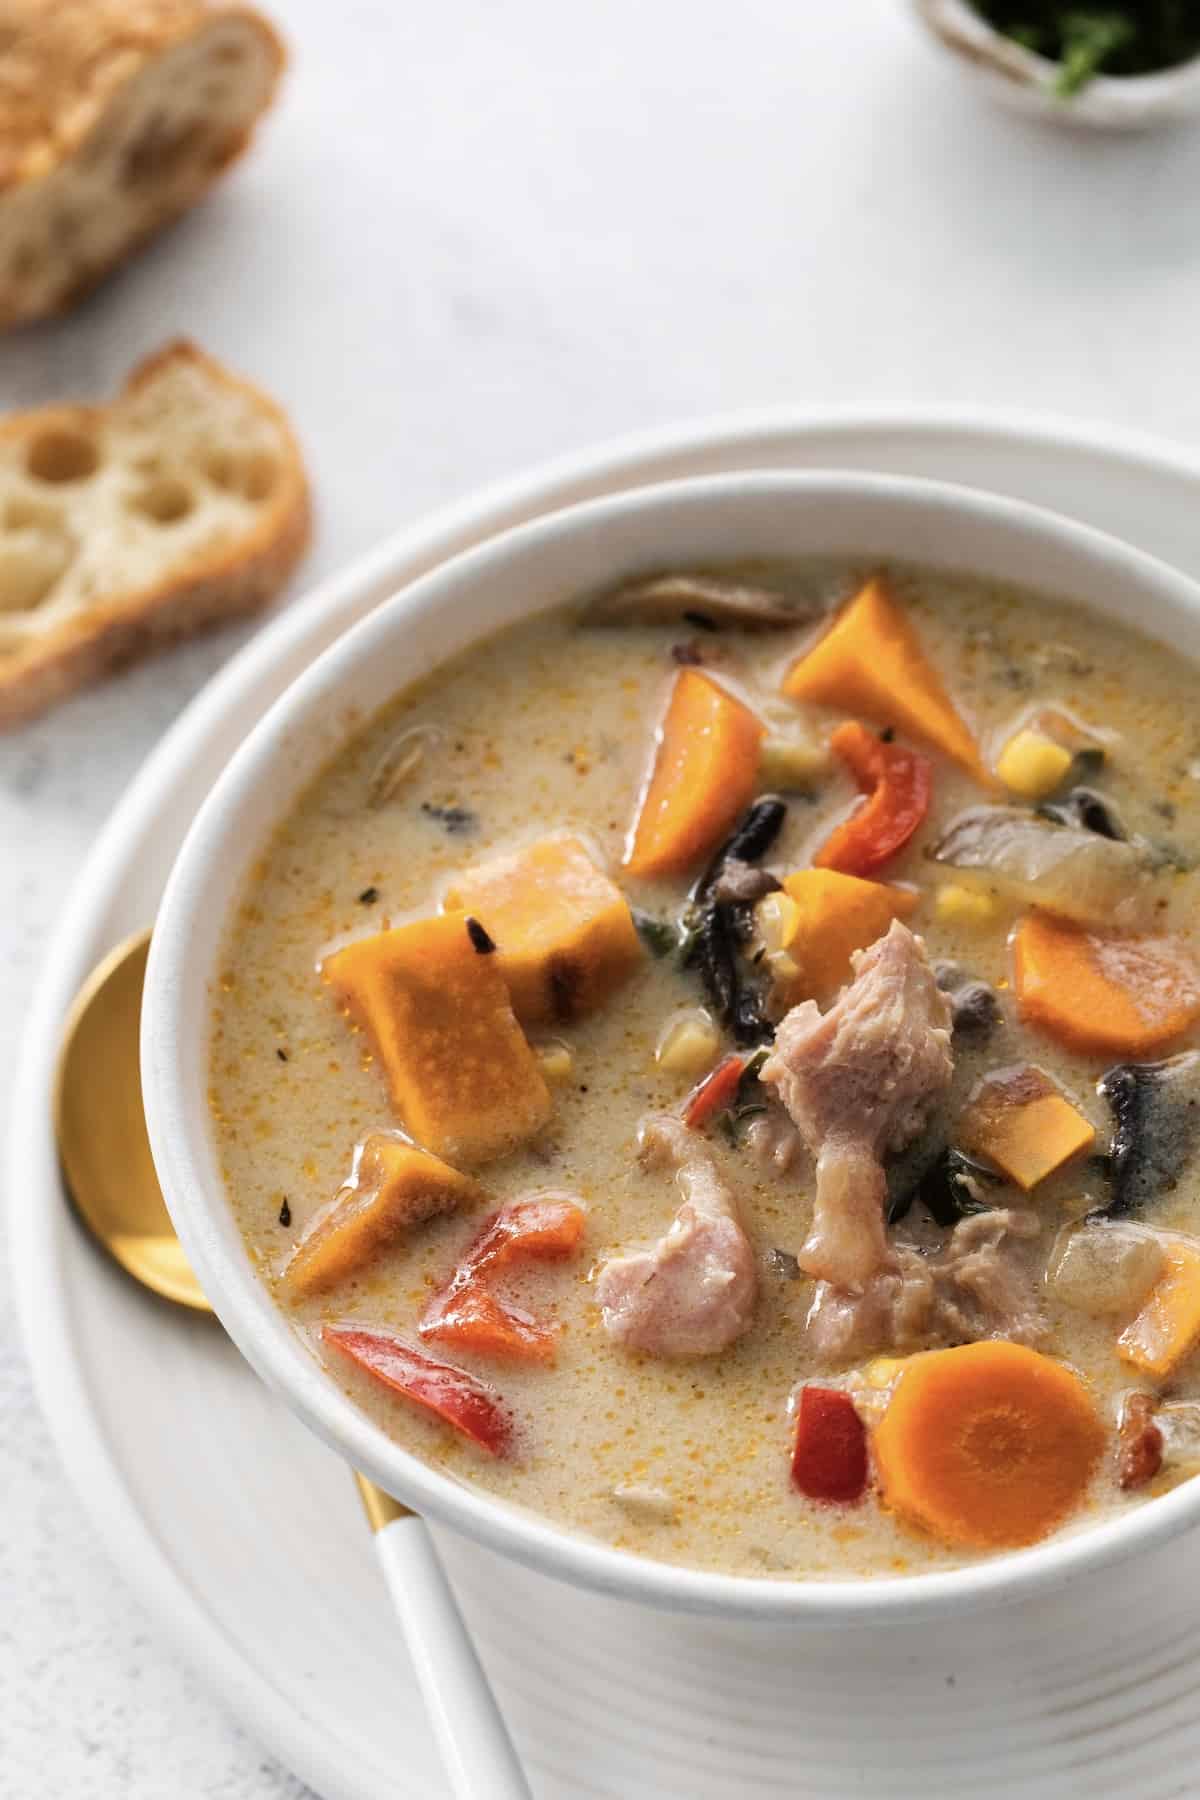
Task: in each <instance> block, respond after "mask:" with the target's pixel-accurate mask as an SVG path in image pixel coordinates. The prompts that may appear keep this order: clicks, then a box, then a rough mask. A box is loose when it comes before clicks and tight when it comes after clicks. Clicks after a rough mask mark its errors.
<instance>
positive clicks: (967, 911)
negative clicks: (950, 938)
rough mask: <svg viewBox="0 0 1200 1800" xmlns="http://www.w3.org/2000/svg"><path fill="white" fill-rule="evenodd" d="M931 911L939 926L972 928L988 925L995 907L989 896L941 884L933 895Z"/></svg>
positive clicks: (968, 889)
mask: <svg viewBox="0 0 1200 1800" xmlns="http://www.w3.org/2000/svg"><path fill="white" fill-rule="evenodd" d="M933 910H934V913H935V914H936V916H937V919H938V922H939V924H942V925H968V926H973V925H988V924H990V923H991V921H992V920H993V919H994V918H995V916H996V911H997V907H996V902H995V901H994V900H993V899H992V897H991V895H990V894H981V893H979V892H978V891H977V890H976V889H975V888H965V887H959V886H958V885H957V883H955V882H943V884H942V885H941V886H940V887H939V888H938V890H937V892H936V894H935V895H934V898H933Z"/></svg>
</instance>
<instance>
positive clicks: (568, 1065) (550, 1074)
mask: <svg viewBox="0 0 1200 1800" xmlns="http://www.w3.org/2000/svg"><path fill="white" fill-rule="evenodd" d="M537 1059H538V1062H539V1063H540V1064H541V1068H542V1074H543V1075H544V1076H545V1078H546V1080H547V1081H570V1079H571V1076H572V1073H573V1072H574V1069H575V1058H574V1057H573V1056H572V1055H571V1052H570V1049H569V1048H568V1047H567V1045H566V1044H560V1043H557V1042H555V1043H552V1044H539V1045H538V1046H537Z"/></svg>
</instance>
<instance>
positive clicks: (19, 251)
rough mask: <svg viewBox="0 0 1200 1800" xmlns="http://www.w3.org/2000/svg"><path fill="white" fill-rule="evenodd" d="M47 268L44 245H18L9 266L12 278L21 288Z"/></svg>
mask: <svg viewBox="0 0 1200 1800" xmlns="http://www.w3.org/2000/svg"><path fill="white" fill-rule="evenodd" d="M45 266H46V251H45V247H44V245H42V244H18V245H17V247H16V249H15V250H14V251H13V257H12V262H11V263H10V264H9V267H10V269H11V271H12V278H13V280H14V281H15V282H16V283H17V284H18V285H19V286H23V285H24V283H25V282H27V281H32V280H33V279H34V278H35V276H38V275H40V274H41V272H42V270H43V269H44V268H45Z"/></svg>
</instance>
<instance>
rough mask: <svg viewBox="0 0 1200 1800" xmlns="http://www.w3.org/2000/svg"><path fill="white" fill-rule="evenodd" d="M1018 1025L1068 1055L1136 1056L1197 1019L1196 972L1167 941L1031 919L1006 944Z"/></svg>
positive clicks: (1042, 916) (1199, 987) (1038, 916)
mask: <svg viewBox="0 0 1200 1800" xmlns="http://www.w3.org/2000/svg"><path fill="white" fill-rule="evenodd" d="M1013 956H1014V965H1015V974H1016V985H1017V999H1018V1002H1019V1005H1020V1009H1021V1017H1022V1018H1023V1019H1025V1020H1026V1021H1027V1022H1028V1023H1029V1024H1030V1025H1036V1026H1038V1027H1039V1028H1040V1029H1041V1030H1043V1031H1046V1032H1049V1034H1050V1036H1051V1037H1056V1038H1058V1040H1059V1041H1060V1043H1064V1044H1068V1045H1070V1047H1071V1048H1072V1049H1074V1050H1083V1051H1094V1052H1096V1053H1097V1054H1099V1055H1104V1056H1126V1055H1128V1056H1138V1055H1141V1054H1143V1053H1144V1052H1145V1051H1148V1050H1154V1049H1157V1048H1158V1046H1159V1045H1161V1044H1165V1043H1168V1042H1169V1041H1170V1039H1171V1038H1174V1037H1178V1036H1179V1034H1180V1032H1182V1031H1186V1030H1187V1028H1188V1026H1189V1025H1191V1024H1192V1023H1193V1022H1194V1021H1195V1019H1196V1018H1197V1017H1200V971H1198V970H1197V968H1196V964H1195V962H1194V961H1193V959H1192V957H1191V955H1190V954H1189V953H1188V951H1187V950H1186V948H1185V947H1184V946H1183V945H1182V944H1181V943H1179V942H1178V941H1177V940H1176V939H1175V938H1169V937H1140V938H1139V937H1117V936H1113V935H1110V934H1108V933H1106V932H1100V931H1086V930H1084V929H1082V928H1081V927H1080V926H1078V925H1068V924H1067V923H1065V922H1064V921H1063V920H1062V919H1056V918H1052V917H1051V916H1050V915H1049V914H1048V913H1037V912H1035V913H1031V914H1030V915H1029V917H1028V918H1026V919H1022V921H1021V923H1020V925H1018V927H1017V929H1016V932H1015V934H1014V936H1013Z"/></svg>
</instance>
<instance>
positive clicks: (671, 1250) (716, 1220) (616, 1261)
mask: <svg viewBox="0 0 1200 1800" xmlns="http://www.w3.org/2000/svg"><path fill="white" fill-rule="evenodd" d="M638 1142H639V1146H640V1150H641V1158H642V1162H643V1164H644V1165H645V1166H647V1167H655V1166H658V1167H663V1166H666V1167H671V1168H673V1169H674V1171H675V1177H676V1180H677V1181H678V1183H679V1186H680V1188H681V1189H682V1192H683V1204H682V1205H681V1206H680V1208H679V1210H678V1212H677V1213H676V1214H675V1217H674V1220H673V1221H672V1224H671V1228H670V1230H669V1231H668V1232H667V1233H666V1235H665V1236H664V1237H662V1238H660V1239H659V1241H658V1243H657V1244H654V1245H653V1246H652V1247H651V1248H650V1249H649V1250H638V1251H635V1252H634V1253H633V1254H632V1255H631V1256H617V1257H613V1258H612V1259H611V1261H609V1262H607V1263H605V1265H604V1267H603V1268H602V1269H601V1270H600V1273H599V1275H598V1276H597V1278H596V1298H597V1299H598V1301H599V1303H600V1310H601V1314H602V1316H603V1319H604V1327H605V1330H606V1331H607V1332H608V1333H609V1336H610V1337H613V1338H615V1339H616V1341H617V1342H618V1343H620V1344H623V1345H625V1347H626V1348H627V1349H629V1350H644V1351H646V1352H648V1353H649V1354H650V1355H652V1356H712V1355H714V1354H715V1353H716V1352H717V1351H719V1350H725V1349H727V1348H728V1346H729V1345H730V1344H732V1343H733V1342H734V1340H735V1338H738V1337H740V1336H741V1333H742V1332H743V1331H744V1330H745V1328H746V1326H747V1325H748V1324H749V1322H750V1316H751V1314H752V1313H753V1311H754V1302H755V1299H756V1297H757V1293H758V1272H757V1270H756V1268H755V1262H754V1252H753V1250H752V1248H751V1246H750V1240H749V1239H748V1238H747V1236H746V1233H745V1232H744V1231H743V1229H742V1226H741V1223H740V1221H739V1219H738V1216H737V1212H736V1210H735V1208H734V1203H733V1197H732V1195H731V1194H730V1192H729V1190H728V1188H727V1187H726V1186H725V1184H724V1182H723V1181H722V1180H721V1178H720V1176H719V1175H718V1173H717V1170H716V1168H715V1166H714V1164H713V1162H712V1160H711V1158H710V1157H709V1156H708V1155H707V1154H706V1153H705V1151H704V1150H703V1148H702V1147H701V1146H700V1144H699V1143H698V1142H697V1140H696V1137H695V1134H694V1133H693V1132H691V1131H689V1130H688V1129H687V1127H686V1126H685V1125H684V1124H683V1122H682V1120H680V1119H675V1118H670V1117H668V1116H666V1115H664V1116H662V1117H659V1116H655V1117H653V1118H650V1119H647V1120H646V1121H645V1122H644V1124H643V1125H642V1128H641V1130H640V1132H639V1134H638Z"/></svg>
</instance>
